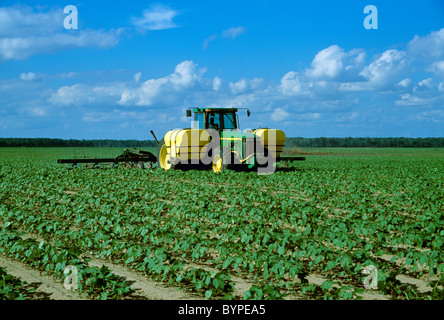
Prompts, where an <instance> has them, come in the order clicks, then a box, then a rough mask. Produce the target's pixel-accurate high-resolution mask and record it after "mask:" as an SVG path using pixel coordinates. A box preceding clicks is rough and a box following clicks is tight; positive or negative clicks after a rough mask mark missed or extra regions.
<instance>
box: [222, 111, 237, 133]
mask: <svg viewBox="0 0 444 320" xmlns="http://www.w3.org/2000/svg"><path fill="white" fill-rule="evenodd" d="M224 129H228V130H232V129H236V119H235V118H234V113H225V114H224Z"/></svg>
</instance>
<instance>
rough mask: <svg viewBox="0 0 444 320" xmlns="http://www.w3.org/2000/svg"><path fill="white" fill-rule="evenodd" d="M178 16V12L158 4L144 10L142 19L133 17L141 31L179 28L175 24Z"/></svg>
mask: <svg viewBox="0 0 444 320" xmlns="http://www.w3.org/2000/svg"><path fill="white" fill-rule="evenodd" d="M177 15H178V12H177V11H176V10H173V9H171V8H169V7H166V6H164V5H161V4H156V5H153V6H152V7H151V8H150V9H147V10H144V11H143V15H142V17H140V18H136V17H133V18H132V23H133V25H134V26H135V27H136V28H138V29H139V30H141V31H148V30H164V29H171V28H176V27H177V25H176V24H175V23H174V22H173V18H174V17H176V16H177Z"/></svg>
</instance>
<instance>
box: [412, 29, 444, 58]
mask: <svg viewBox="0 0 444 320" xmlns="http://www.w3.org/2000/svg"><path fill="white" fill-rule="evenodd" d="M408 51H409V54H411V55H413V56H415V57H416V58H425V59H443V58H444V28H442V29H440V30H438V31H432V32H431V33H430V34H429V35H427V36H423V37H420V36H418V35H416V36H415V37H414V38H413V39H412V40H411V41H410V42H409V44H408Z"/></svg>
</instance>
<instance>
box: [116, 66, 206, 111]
mask: <svg viewBox="0 0 444 320" xmlns="http://www.w3.org/2000/svg"><path fill="white" fill-rule="evenodd" d="M205 72H206V69H205V68H200V69H199V68H197V64H195V63H194V62H193V61H183V62H181V63H179V64H178V65H177V66H176V68H175V70H174V73H172V74H170V75H169V76H167V77H162V78H158V79H149V80H147V81H145V82H143V83H142V84H141V85H140V86H139V87H137V88H130V87H126V88H125V89H124V90H123V91H122V93H121V96H120V99H119V100H118V103H119V104H121V105H125V106H128V105H137V106H151V105H153V104H154V103H156V102H157V103H168V102H172V101H177V99H178V97H179V96H180V94H181V93H183V92H184V91H186V90H187V89H191V88H193V86H195V85H196V84H197V83H199V82H200V81H201V79H202V75H203V74H204V73H205ZM161 100H162V101H161Z"/></svg>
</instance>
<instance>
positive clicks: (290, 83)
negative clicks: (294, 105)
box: [280, 71, 311, 96]
mask: <svg viewBox="0 0 444 320" xmlns="http://www.w3.org/2000/svg"><path fill="white" fill-rule="evenodd" d="M310 86H311V83H307V82H304V81H303V80H302V79H301V77H300V75H299V73H298V72H294V71H290V72H288V73H286V74H285V75H284V76H283V77H282V79H281V84H280V90H281V92H282V93H283V94H284V95H287V96H302V95H308V94H309V93H310V92H309V87H310Z"/></svg>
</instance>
